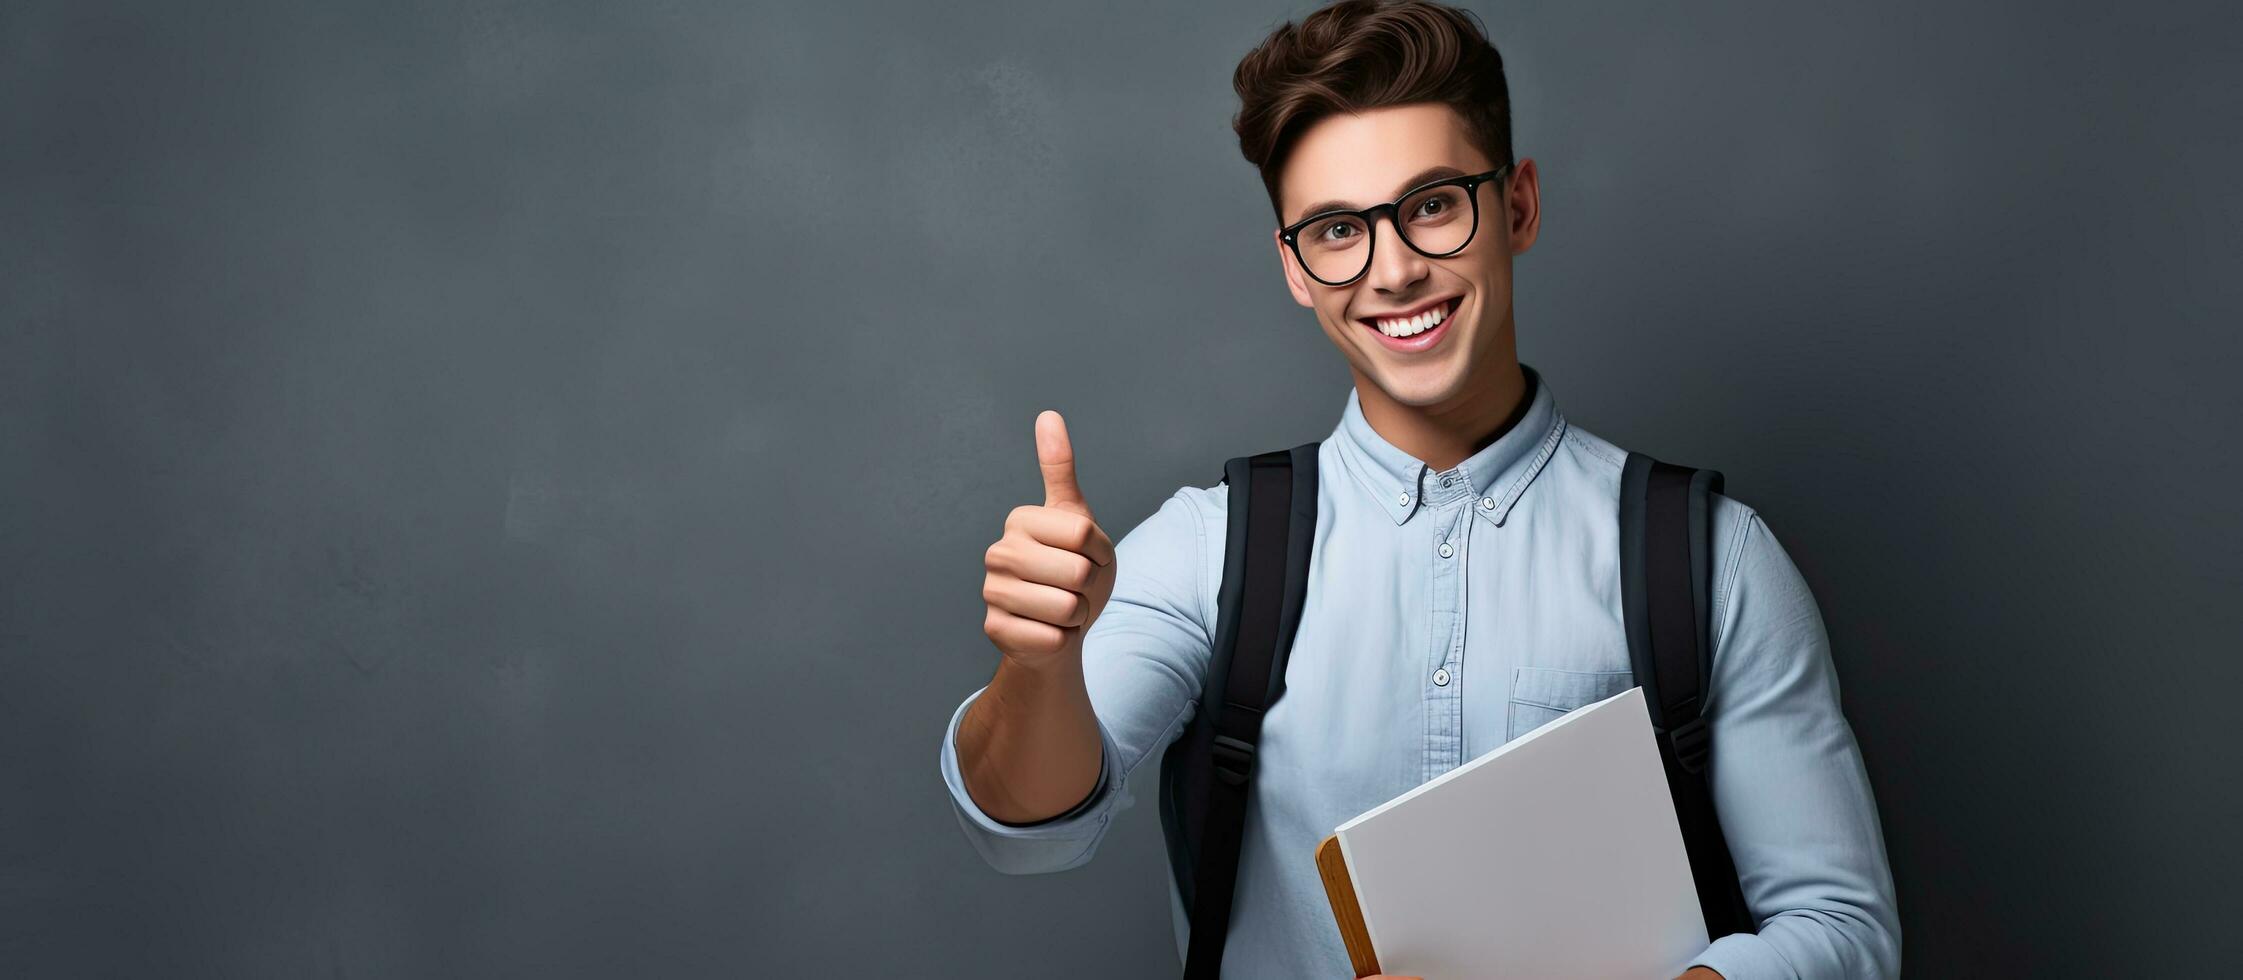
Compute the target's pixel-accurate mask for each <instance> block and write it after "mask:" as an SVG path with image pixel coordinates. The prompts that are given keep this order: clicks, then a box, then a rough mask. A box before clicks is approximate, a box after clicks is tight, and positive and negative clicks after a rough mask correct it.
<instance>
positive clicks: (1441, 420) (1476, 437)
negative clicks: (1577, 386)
mask: <svg viewBox="0 0 2243 980" xmlns="http://www.w3.org/2000/svg"><path fill="white" fill-rule="evenodd" d="M1355 395H1356V401H1357V402H1358V403H1359V404H1360V405H1361V406H1362V409H1363V421H1365V422H1368V423H1370V426H1371V431H1373V432H1376V433H1378V434H1379V437H1380V438H1382V439H1385V440H1386V441H1387V442H1390V443H1393V444H1394V447H1395V448H1396V449H1400V450H1402V451H1403V452H1406V453H1409V454H1410V455H1411V456H1414V457H1416V458H1417V459H1418V460H1419V461H1421V462H1423V463H1425V465H1427V466H1430V467H1433V468H1434V469H1435V470H1445V469H1449V468H1451V467H1454V466H1455V465H1456V464H1458V463H1461V462H1464V460H1465V459H1466V458H1467V457H1469V456H1471V455H1472V454H1473V453H1476V452H1479V451H1480V450H1482V449H1486V448H1487V447H1488V446H1489V445H1492V444H1493V443H1494V442H1495V441H1496V440H1497V439H1500V438H1502V437H1503V434H1504V433H1505V432H1509V431H1510V430H1511V427H1512V426H1514V425H1517V424H1518V423H1519V418H1520V417H1521V416H1524V415H1525V414H1526V410H1527V405H1528V399H1527V395H1528V392H1527V385H1526V372H1524V371H1521V370H1520V369H1519V361H1518V358H1517V357H1516V356H1512V357H1507V358H1505V359H1504V361H1503V363H1502V364H1500V365H1498V366H1497V369H1496V370H1494V371H1492V372H1489V376H1488V377H1487V378H1485V379H1475V380H1474V382H1473V383H1471V384H1468V385H1466V386H1465V389H1464V391H1462V392H1460V393H1459V394H1458V395H1457V396H1456V397H1455V398H1453V399H1450V400H1449V401H1446V402H1442V403H1440V404H1438V405H1406V404H1403V403H1401V402H1398V401H1395V400H1394V399H1393V398H1392V397H1391V396H1389V395H1388V394H1387V393H1386V392H1385V391H1383V390H1381V389H1380V388H1379V386H1378V385H1376V384H1373V383H1371V379H1369V378H1367V377H1365V376H1364V375H1363V374H1362V372H1360V371H1358V372H1355Z"/></svg>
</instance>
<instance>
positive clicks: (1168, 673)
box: [941, 368, 1900, 980]
mask: <svg viewBox="0 0 2243 980" xmlns="http://www.w3.org/2000/svg"><path fill="white" fill-rule="evenodd" d="M1526 373H1527V374H1528V375H1529V379H1530V383H1531V384H1532V386H1533V395H1532V397H1531V400H1530V404H1529V407H1528V409H1527V412H1526V414H1525V415H1524V416H1523V417H1522V418H1521V420H1520V421H1519V422H1518V423H1517V424H1516V425H1515V426H1513V427H1512V428H1511V430H1510V431H1508V432H1505V433H1504V434H1503V435H1502V436H1501V437H1500V438H1498V439H1497V440H1496V441H1495V442H1494V443H1492V444H1490V445H1488V446H1487V447H1486V448H1484V449H1482V450H1480V451H1479V452H1477V453H1474V454H1473V455H1472V456H1471V458H1469V459H1466V460H1464V461H1463V462H1462V463H1460V464H1458V465H1457V466H1456V467H1454V468H1452V469H1448V470H1443V471H1435V470H1433V469H1432V468H1431V467H1430V466H1428V465H1426V464H1425V463H1424V462H1422V461H1420V460H1417V459H1415V458H1413V457H1411V456H1410V455H1409V454H1408V453H1405V452H1403V451H1402V450H1400V449H1398V448H1396V447H1395V446H1394V445H1392V444H1391V443H1388V442H1387V441H1386V440H1385V439H1384V438H1382V437H1380V436H1379V434H1378V433H1377V432H1375V431H1373V430H1372V429H1371V427H1370V425H1369V423H1367V422H1366V421H1365V420H1364V418H1363V413H1362V409H1361V405H1360V403H1359V401H1358V396H1357V395H1356V393H1355V391H1354V389H1352V388H1350V389H1349V391H1348V395H1347V406H1346V409H1345V410H1344V411H1343V412H1342V414H1341V417H1340V423H1339V426H1338V427H1337V428H1335V429H1334V430H1333V431H1332V434H1331V437H1330V438H1328V439H1326V440H1324V441H1323V443H1322V444H1321V446H1320V447H1319V449H1318V456H1317V459H1318V465H1319V467H1320V471H1321V480H1320V481H1319V484H1320V485H1319V492H1318V499H1317V521H1316V542H1315V547H1314V551H1313V553H1312V558H1311V563H1310V569H1309V581H1308V596H1307V601H1306V603H1305V605H1304V607H1303V610H1302V615H1301V620H1300V627H1299V631H1298V633H1297V634H1296V635H1295V637H1294V641H1293V650H1292V656H1291V660H1290V662H1289V663H1288V664H1287V666H1286V670H1285V693H1284V696H1283V697H1282V698H1281V699H1279V701H1278V702H1277V704H1276V705H1275V706H1273V707H1272V708H1271V709H1270V711H1269V713H1268V714H1267V715H1266V716H1264V719H1263V722H1262V735H1261V743H1260V749H1259V752H1258V754H1257V759H1256V763H1255V773H1254V775H1255V780H1254V784H1253V797H1252V800H1251V803H1250V805H1249V806H1248V807H1247V810H1246V818H1247V822H1246V827H1245V836H1244V842H1243V845H1242V849H1241V852H1240V855H1239V868H1238V885H1237V893H1236V898H1235V899H1234V903H1233V908H1232V917H1231V926H1230V936H1229V939H1228V942H1227V943H1226V944H1225V948H1224V954H1223V975H1224V976H1225V977H1231V978H1256V977H1267V978H1272V980H1277V978H1283V980H1300V978H1304V977H1347V976H1351V975H1352V971H1351V970H1350V969H1349V966H1348V959H1347V951H1346V947H1345V946H1343V945H1342V944H1341V942H1340V935H1339V930H1338V928H1337V927H1336V926H1335V925H1334V924H1333V920H1332V913H1331V909H1330V906H1329V905H1328V904H1327V902H1326V899H1325V895H1324V886H1323V884H1322V882H1321V881H1320V880H1319V879H1318V877H1317V873H1316V864H1315V861H1314V853H1315V849H1316V845H1317V843H1318V842H1319V841H1321V840H1322V839H1323V838H1324V837H1325V836H1326V835H1328V834H1330V833H1331V832H1332V830H1333V828H1335V827H1337V826H1339V825H1340V824H1341V823H1343V822H1345V821H1347V820H1349V819H1351V818H1353V817H1355V816H1356V815H1357V814H1360V813H1362V812H1363V811H1365V810H1369V809H1371V808H1372V807H1375V806H1377V805H1379V804H1381V803H1384V802H1386V801H1387V800H1390V799H1393V798H1394V797H1396V796H1398V795H1400V794H1402V793H1403V792H1405V791H1407V790H1409V789H1410V788H1411V787H1414V786H1416V785H1418V784H1419V783H1422V782H1424V781H1426V780H1428V779H1431V778H1433V777H1435V776H1438V775H1440V774H1441V773H1443V772H1446V771H1448V770H1449V769H1451V768H1454V767H1456V766H1458V765H1461V764H1462V763H1464V762H1465V761H1466V760H1469V759H1471V758H1473V757H1474V756H1476V755H1478V754H1480V753H1483V752H1486V751H1488V750H1489V749H1493V748H1495V747H1497V746H1499V745H1502V744H1503V743H1504V742H1506V741H1508V740H1510V739H1512V738H1516V737H1518V736H1519V735H1522V734H1525V733H1526V732H1527V731H1529V730H1531V729H1533V728H1534V727H1535V726H1537V725H1540V724H1542V723H1543V722H1546V721H1549V720H1550V719H1552V718H1555V717H1557V716H1558V715H1559V714H1561V713H1563V712H1566V711H1569V710H1571V709H1573V708H1577V707H1580V706H1582V705H1585V704H1588V703H1590V702H1593V701H1597V700H1600V699H1602V698H1605V697H1609V696H1611V695H1614V694H1618V693H1620V692H1621V691H1624V690H1626V689H1628V688H1629V687H1632V686H1634V680H1633V679H1632V674H1631V672H1630V669H1629V661H1628V646H1627V640H1626V638H1625V636H1624V634H1623V632H1622V618H1621V611H1620V577H1619V543H1618V525H1617V523H1616V520H1615V517H1614V515H1615V513H1616V509H1617V507H1618V501H1619V480H1620V466H1621V462H1622V459H1623V457H1624V456H1625V455H1626V454H1625V453H1624V452H1623V451H1622V450H1620V449H1619V448H1617V447H1615V446H1613V445H1612V444H1611V443H1609V442H1606V441H1605V440H1603V439H1601V438H1599V437H1597V436H1595V435H1592V434H1590V433H1588V432H1587V431H1584V430H1582V429H1581V428H1579V427H1576V426H1572V425H1568V424H1567V423H1566V420H1565V417H1564V416H1563V415H1560V414H1559V413H1558V410H1557V403H1556V401H1555V400H1554V398H1553V397H1552V394H1551V391H1550V387H1549V384H1548V382H1547V381H1546V380H1544V379H1542V378H1541V377H1540V376H1539V375H1538V374H1536V373H1535V371H1534V369H1533V368H1526ZM1228 494H1229V491H1228V489H1227V488H1224V487H1223V486H1221V485H1220V484H1219V483H1218V484H1217V485H1215V486H1211V487H1193V486H1187V487H1184V488H1181V489H1179V490H1177V491H1176V493H1175V494H1174V495H1173V496H1171V497H1169V498H1168V499H1167V500H1166V501H1164V502H1163V503H1162V504H1161V506H1160V508H1159V509H1158V510H1157V511H1155V512H1154V513H1153V514H1152V516H1150V517H1147V518H1146V519H1145V520H1144V521H1143V522H1141V523H1139V524H1138V525H1137V526H1136V527H1135V528H1134V529H1132V530H1130V531H1129V533H1128V534H1126V535H1124V536H1123V537H1122V538H1121V539H1120V540H1119V541H1118V542H1116V544H1115V554H1116V556H1117V557H1116V562H1117V566H1116V575H1115V581H1114V593H1113V598H1112V599H1111V600H1110V601H1109V602H1108V604H1107V606H1106V608H1105V610H1104V612H1103V613H1102V614H1101V615H1100V616H1099V618H1098V620H1097V622H1096V623H1094V624H1093V625H1092V626H1091V629H1090V631H1089V632H1088V633H1087V634H1086V635H1085V637H1084V640H1083V671H1084V676H1085V681H1086V682H1087V684H1088V686H1089V689H1090V699H1091V704H1092V706H1093V707H1094V708H1095V709H1096V711H1097V714H1098V723H1099V735H1100V738H1101V740H1102V741H1103V743H1104V763H1103V765H1104V770H1105V772H1104V777H1103V780H1102V782H1101V783H1100V785H1099V787H1098V789H1097V790H1095V791H1094V792H1093V793H1092V795H1091V797H1090V798H1089V799H1087V800H1086V801H1084V804H1083V805H1082V806H1079V807H1077V808H1076V809H1074V810H1073V811H1070V812H1069V813H1066V814H1062V815H1060V816H1058V817H1055V818H1053V819H1051V820H1048V821H1044V822H1041V823H1037V824H1031V825H1026V826H1011V825H1006V824H1001V823H998V822H996V821H995V820H993V819H991V818H990V817H989V815H988V814H986V813H983V812H982V811H981V809H980V808H979V807H977V806H975V805H974V802H973V799H972V797H971V796H969V795H968V794H967V792H966V788H965V783H964V782H963V780H962V778H961V777H960V775H959V770H958V758H957V748H956V738H957V731H958V719H959V718H960V717H963V716H964V714H965V711H966V706H967V705H968V704H971V703H972V701H973V699H974V697H977V696H979V695H980V693H981V692H980V691H975V692H974V693H973V694H972V695H968V696H967V698H966V700H965V701H964V702H962V703H960V704H959V706H958V709H957V711H956V712H954V713H953V714H952V716H951V720H950V725H949V728H948V730H947V731H946V732H945V734H944V735H943V739H942V748H941V767H942V776H943V780H944V781H945V782H946V783H947V784H948V785H949V788H950V796H951V799H952V801H953V802H954V803H955V804H956V808H957V813H958V819H959V824H960V826H961V827H963V828H964V830H965V833H966V836H967V838H968V839H969V840H970V841H972V842H973V845H974V847H975V848H976V849H977V850H979V851H980V853H981V855H982V857H983V858H985V859H986V860H987V861H988V862H989V864H990V865H992V866H993V867H995V868H996V869H997V870H999V871H1002V872H1005V873H1007V874H1039V873H1045V872H1052V871H1062V870H1065V869H1068V868H1073V867H1076V866H1078V865H1081V864H1083V863H1084V862H1086V861H1089V860H1090V858H1091V855H1092V853H1093V852H1094V851H1096V850H1097V847H1098V842H1099V840H1100V839H1101V838H1102V837H1103V836H1104V835H1105V833H1106V829H1107V826H1108V825H1109V824H1110V823H1111V822H1112V821H1113V819H1114V815H1115V814H1116V813H1119V812H1120V811H1122V810H1124V809H1126V808H1128V807H1129V806H1130V805H1131V804H1132V802H1133V801H1134V797H1133V796H1132V794H1131V791H1130V789H1129V778H1130V776H1131V775H1132V774H1134V773H1136V772H1138V770H1139V768H1140V767H1144V768H1145V769H1146V778H1147V780H1151V779H1152V778H1153V774H1154V770H1155V768H1156V767H1157V766H1158V760H1159V758H1160V755H1161V752H1162V751H1163V750H1164V749H1165V748H1166V747H1167V746H1168V744H1169V742H1170V741H1171V740H1173V739H1174V738H1175V737H1176V736H1177V734H1178V733H1179V732H1181V731H1182V730H1183V727H1184V724H1185V722H1186V721H1187V720H1189V719H1190V717H1191V715H1192V712H1193V711H1194V710H1195V709H1196V708H1197V706H1198V697H1199V694H1200V685H1201V680H1202V678H1203V677H1204V676H1205V672H1206V668H1207V663H1208V660H1209V656H1210V647H1211V646H1212V642H1213V639H1212V638H1213V635H1214V632H1215V630H1214V624H1215V608H1216V590H1217V588H1218V586H1219V585H1220V584H1221V581H1222V574H1223V550H1224V547H1225V542H1226V538H1225V533H1224V528H1225V523H1224V519H1225V513H1226V511H1227V510H1228V503H1229V496H1228ZM1712 540H1713V541H1714V542H1715V547H1716V554H1715V558H1714V562H1715V564H1714V581H1715V583H1716V589H1717V590H1716V591H1715V593H1714V595H1713V610H1712V614H1713V621H1714V623H1715V624H1716V625H1715V627H1714V630H1715V635H1714V660H1713V679H1712V689H1711V691H1710V692H1709V693H1708V695H1707V706H1706V710H1707V712H1708V713H1709V714H1710V716H1711V717H1710V724H1711V726H1712V733H1713V754H1712V757H1711V763H1710V765H1711V770H1712V779H1713V791H1714V801H1715V806H1716V807H1717V808H1718V810H1719V812H1720V814H1721V822H1722V830H1723V832H1724V834H1725V835H1726V836H1727V838H1728V841H1729V850H1730V853H1731V855H1732V856H1733V857H1734V858H1735V860H1736V865H1737V871H1738V875H1739V878H1740V880H1741V881H1742V882H1743V885H1744V894H1745V899H1746V901H1747V903H1748V904H1749V905H1750V906H1751V907H1752V911H1753V914H1754V915H1755V917H1756V918H1757V919H1758V920H1759V921H1760V931H1759V933H1758V934H1756V935H1752V934H1740V935H1732V936H1726V937H1723V938H1721V939H1719V940H1716V941H1715V942H1714V943H1713V944H1712V945H1711V946H1709V947H1708V948H1707V949H1706V950H1705V951H1704V953H1702V954H1701V955H1700V956H1699V957H1698V958H1697V959H1696V960H1695V961H1694V962H1695V963H1698V964H1703V965H1705V966H1708V967H1711V968H1713V969H1714V970H1716V971H1719V972H1720V973H1721V975H1722V976H1724V977H1727V978H1728V980H1760V978H1776V977H1815V978H1821V977H1890V976H1895V975H1897V974H1898V973H1899V970H1900V924H1899V921H1898V919H1897V918H1896V916H1895V913H1894V904H1893V885H1892V876H1891V872H1890V871H1889V870H1888V869H1887V867H1886V863H1885V846H1884V839H1883V836H1882V833H1881V832H1880V830H1879V827H1878V822H1877V809H1876V804H1875V802H1874V800H1872V798H1871V795H1870V788H1869V779H1868V774H1867V772H1866V771H1865V770H1864V769H1863V765H1862V760H1861V754H1860V751H1859V749H1858V748H1857V747H1856V745H1855V742H1854V736H1853V731H1852V729H1851V728H1849V727H1848V726H1847V724H1846V719H1845V717H1844V716H1843V715H1842V714H1841V713H1840V711H1839V706H1838V678H1837V675H1836V673H1835V672H1834V671H1833V669H1832V667H1831V661H1830V641H1829V638H1828V636H1827V634H1826V633H1825V631H1824V628H1823V622H1822V616H1821V614H1820V612H1819V611H1818V610H1817V609H1816V606H1815V600H1814V596H1813V595H1811V594H1810V593H1809V592H1808V589H1807V583H1806V581H1805V580H1804V579H1802V578H1801V577H1800V574H1799V571H1798V569H1797V568H1796V567H1795V566H1794V565H1793V564H1792V562H1791V559H1790V558H1789V557H1788V556H1787V555H1786V554H1785V553H1784V550H1783V547H1782V546H1781V545H1779V544H1778V543H1777V542H1776V539H1775V537H1774V535H1773V534H1772V533H1770V531H1769V529H1768V527H1767V525H1766V524H1765V523H1763V522H1762V521H1761V519H1760V517H1759V515H1758V514H1756V513H1755V512H1754V511H1753V509H1752V508H1750V507H1748V506H1746V505H1744V504H1742V503H1739V502H1737V501H1736V500H1733V499H1730V498H1729V497H1726V496H1720V497H1717V498H1716V499H1715V509H1714V514H1713V538H1712ZM984 690H986V688H984ZM1148 763H1151V765H1148ZM1144 785H1145V787H1146V788H1147V791H1148V792H1151V791H1154V790H1153V784H1152V783H1150V782H1147V783H1145V784H1144ZM1148 819H1151V817H1150V816H1148ZM1148 870H1151V869H1148ZM1158 873H1160V874H1161V875H1162V876H1163V877H1164V878H1165V877H1167V875H1168V869H1167V865H1166V864H1162V865H1160V866H1159V868H1158ZM1169 902H1170V912H1171V915H1172V916H1173V921H1174V926H1175V933H1176V948H1177V954H1178V957H1179V962H1181V957H1182V955H1183V951H1184V950H1185V949H1187V948H1188V947H1189V944H1190V922H1189V920H1188V919H1187V918H1186V916H1185V915H1184V909H1183V904H1182V900H1181V897H1180V896H1178V895H1177V893H1176V890H1175V885H1174V882H1173V881H1171V882H1170V885H1169ZM1429 980H1443V978H1439V977H1434V978H1429ZM1647 980H1648V978H1647Z"/></svg>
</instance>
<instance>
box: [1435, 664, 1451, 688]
mask: <svg viewBox="0 0 2243 980" xmlns="http://www.w3.org/2000/svg"><path fill="white" fill-rule="evenodd" d="M1433 686H1434V687H1447V686H1449V669H1448V668H1447V667H1435V668H1433Z"/></svg>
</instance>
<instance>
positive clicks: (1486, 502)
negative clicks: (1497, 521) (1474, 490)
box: [1480, 497, 1495, 510]
mask: <svg viewBox="0 0 2243 980" xmlns="http://www.w3.org/2000/svg"><path fill="white" fill-rule="evenodd" d="M1480 509H1481V510H1494V509H1495V498H1494V497H1481V498H1480Z"/></svg>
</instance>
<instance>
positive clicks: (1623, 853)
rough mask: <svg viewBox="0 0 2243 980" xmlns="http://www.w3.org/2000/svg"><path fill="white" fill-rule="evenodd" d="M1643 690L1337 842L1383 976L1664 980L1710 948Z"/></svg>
mask: <svg viewBox="0 0 2243 980" xmlns="http://www.w3.org/2000/svg"><path fill="white" fill-rule="evenodd" d="M1653 738H1654V736H1653V735H1652V733H1651V719H1650V716H1649V714H1648V713H1647V712H1646V710H1645V706H1644V700H1643V689H1642V688H1640V687H1638V688H1630V689H1628V690H1627V691H1624V692H1621V693H1620V694H1616V695H1614V696H1612V697H1609V698H1606V699H1604V700H1602V701H1599V702H1596V703H1595V704H1591V705H1586V706H1584V707H1581V708H1578V709H1576V710H1573V711H1570V712H1567V713H1566V714H1564V715H1561V716H1559V717H1558V718H1556V719H1555V720H1552V721H1550V722H1549V723H1548V724H1545V725H1543V726H1542V727H1540V728H1537V729H1535V730H1533V731H1531V732H1528V733H1527V734H1525V735H1521V736H1519V737H1518V738H1515V739H1512V740H1511V741H1509V742H1506V743H1504V745H1503V746H1502V747H1500V748H1497V749H1495V750H1494V751H1491V752H1488V753H1486V754H1484V755H1481V756H1480V757H1478V758H1475V759H1473V760H1472V761H1470V762H1467V763H1465V764H1463V765H1461V766H1458V767H1456V768H1455V769H1451V770H1449V771H1448V772H1445V773H1442V774H1441V775H1440V776H1438V777H1435V778H1434V779H1432V780H1430V781H1428V782H1426V783H1424V784H1422V785H1420V786H1418V787H1417V788H1415V789H1412V790H1410V791H1409V792H1407V793H1404V794H1402V795H1400V796H1397V797H1395V798H1394V799H1392V800H1389V801H1387V802H1386V803H1383V804H1381V805H1379V806H1378V807H1377V808H1375V809H1373V810H1371V811H1370V812H1368V813H1365V814H1363V815H1362V816H1359V817H1356V818H1355V819H1353V820H1350V821H1348V822H1346V823H1344V824H1341V825H1340V826H1339V828H1338V829H1337V830H1336V831H1334V834H1335V835H1336V836H1337V837H1338V838H1339V845H1340V851H1341V853H1342V855H1343V856H1344V857H1345V858H1346V860H1347V868H1348V874H1349V876H1350V878H1352V879H1353V882H1354V885H1355V893H1356V898H1357V900H1358V901H1359V902H1360V903H1361V905H1362V911H1363V925H1364V928H1365V930H1366V931H1367V932H1368V933H1369V934H1370V939H1371V946H1372V948H1373V949H1375V950H1376V951H1377V953H1378V962H1379V967H1380V968H1381V969H1382V970H1384V971H1385V972H1387V973H1394V974H1405V975H1415V976H1424V977H1433V978H1438V980H1473V978H1499V977H1506V978H1507V977H1549V978H1555V977H1672V976H1675V975H1676V974H1678V973H1681V972H1682V968H1683V967H1685V966H1687V965H1688V964H1689V962H1690V959H1691V958H1692V957H1694V956H1696V955H1698V953H1700V952H1701V951H1703V950H1704V949H1705V947H1706V926H1705V919H1704V916H1703V914H1702V913H1701V912H1700V911H1699V908H1698V895H1697V891H1696V890H1695V889H1694V888H1693V887H1692V885H1691V879H1690V859H1689V856H1688V854H1687V853H1686V852H1685V851H1684V850H1683V845H1682V831H1681V828H1680V827H1679V826H1678V825H1677V824H1676V822H1675V811H1674V803H1673V800H1672V798H1671V797H1670V796H1669V795H1668V793H1667V777H1666V771H1665V770H1664V769H1663V768H1662V767H1661V766H1660V763H1659V749H1658V745H1657V743H1656V742H1654V741H1653Z"/></svg>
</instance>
